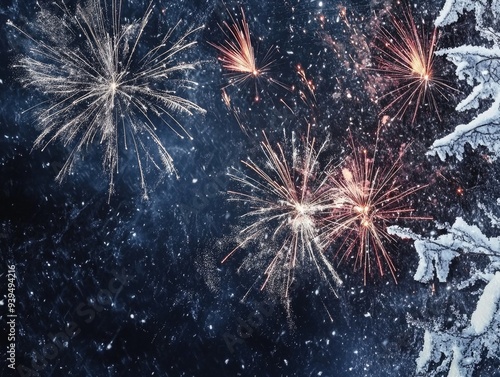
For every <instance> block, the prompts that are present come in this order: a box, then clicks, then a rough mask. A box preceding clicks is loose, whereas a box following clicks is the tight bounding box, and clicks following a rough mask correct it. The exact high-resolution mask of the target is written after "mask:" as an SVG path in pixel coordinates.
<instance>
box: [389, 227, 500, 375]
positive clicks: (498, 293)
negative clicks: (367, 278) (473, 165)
mask: <svg viewBox="0 0 500 377" xmlns="http://www.w3.org/2000/svg"><path fill="white" fill-rule="evenodd" d="M490 218H491V217H490ZM491 220H492V221H493V220H494V219H493V218H491ZM388 231H389V233H390V234H393V235H397V236H399V237H401V238H410V239H413V240H414V241H415V242H414V243H415V248H416V250H417V252H418V255H419V259H420V260H419V266H418V269H417V272H416V273H415V280H418V281H421V282H429V281H431V280H432V279H434V273H435V274H436V276H437V278H438V279H439V281H441V282H444V281H446V279H447V277H448V273H449V270H450V264H451V261H452V260H453V259H454V258H456V257H457V256H459V255H463V254H477V255H482V256H484V257H486V258H487V260H488V263H487V264H486V266H485V267H484V269H483V270H478V269H475V268H471V276H469V277H466V278H467V280H465V281H464V282H462V283H460V284H458V285H457V288H458V289H463V288H465V287H468V286H472V285H473V284H475V283H476V282H478V281H483V282H486V286H484V288H478V294H479V299H478V301H477V304H476V308H475V310H474V312H473V313H472V315H471V316H470V319H469V318H468V317H467V316H466V315H465V314H464V315H460V313H457V312H456V313H455V315H456V318H455V321H454V324H453V326H452V327H451V328H447V329H443V328H442V325H440V319H435V321H434V322H431V323H430V324H427V325H425V324H424V325H422V324H420V326H421V327H424V328H425V333H424V345H423V348H422V350H421V352H420V354H419V356H418V358H417V359H416V371H417V375H418V376H430V377H434V376H442V375H443V373H446V372H447V376H448V377H459V376H460V377H471V376H472V375H473V373H474V371H475V370H476V369H477V366H478V364H479V363H480V362H481V361H482V359H483V358H484V357H487V358H492V359H497V360H500V331H499V329H500V237H490V238H488V237H487V236H486V235H484V234H483V233H482V232H481V230H480V229H479V228H478V227H477V226H474V225H469V224H467V223H466V222H465V221H464V220H463V219H462V218H457V219H456V221H455V223H454V224H453V225H452V226H451V227H448V228H447V233H446V234H443V235H440V236H438V237H435V238H424V237H421V236H419V235H417V234H415V233H413V232H412V231H410V230H408V229H404V228H400V227H397V226H393V227H390V228H389V229H388ZM474 287H476V286H474ZM474 287H473V288H474Z"/></svg>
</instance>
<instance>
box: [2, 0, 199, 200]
mask: <svg viewBox="0 0 500 377" xmlns="http://www.w3.org/2000/svg"><path fill="white" fill-rule="evenodd" d="M121 3H122V2H121V1H118V0H112V1H111V2H102V1H101V0H89V1H87V2H86V3H85V4H84V5H78V6H77V7H76V11H75V12H73V11H71V10H70V9H69V8H68V7H67V6H66V5H65V3H64V2H62V1H61V2H58V3H56V8H57V11H56V12H50V11H47V10H45V9H42V10H41V12H40V22H38V23H37V24H36V26H35V27H37V28H38V29H37V31H36V33H37V35H42V36H46V38H44V39H41V38H40V39H38V38H37V37H35V36H34V35H35V34H34V33H33V34H30V33H28V32H26V31H24V30H22V29H20V28H18V27H17V26H15V25H14V24H13V23H12V22H10V23H9V24H10V25H11V26H13V27H14V28H15V29H16V30H18V31H19V32H20V33H22V34H23V35H24V36H25V37H26V38H27V39H28V40H29V42H30V43H32V44H33V46H34V47H33V48H31V50H30V54H29V56H26V57H23V58H21V59H20V62H19V64H18V65H19V66H20V67H21V68H22V69H23V70H24V71H25V72H26V77H25V78H24V84H25V85H26V86H27V87H33V88H36V89H38V90H40V91H42V92H43V93H44V94H45V95H47V97H48V100H47V101H46V102H44V103H43V104H42V106H41V107H42V108H43V109H42V110H41V111H39V114H38V119H39V122H40V124H41V126H42V128H43V131H42V133H41V134H40V136H39V137H38V138H37V140H36V142H35V147H43V148H45V147H46V146H47V145H48V144H50V143H51V142H52V141H54V140H56V139H61V140H62V141H63V142H64V143H65V145H68V144H72V145H73V146H74V149H73V150H72V152H71V154H70V156H69V158H68V159H67V161H66V163H65V164H64V166H63V168H62V169H61V171H60V172H59V174H58V176H57V179H58V180H62V179H63V178H64V177H65V176H66V175H67V174H68V172H69V171H70V170H71V168H72V165H73V162H74V160H75V157H76V155H78V153H79V152H81V150H82V149H83V148H84V147H85V146H87V145H88V144H90V143H92V142H93V140H94V139H98V141H99V143H100V144H103V145H104V149H105V154H104V161H103V165H104V169H105V170H106V171H107V172H108V173H109V176H110V184H109V191H110V194H111V193H112V192H113V186H114V184H113V176H114V173H115V172H116V171H118V159H119V153H118V146H119V145H123V146H124V147H125V149H128V148H129V147H132V149H133V150H134V151H135V153H134V154H135V155H136V158H137V163H138V167H139V171H140V179H141V187H142V189H143V192H144V195H145V196H146V195H147V190H146V184H145V179H144V171H143V169H144V168H143V161H142V158H141V154H143V155H144V156H145V158H146V159H147V160H149V161H151V162H152V163H153V164H154V165H155V166H156V167H160V165H163V166H164V168H165V169H166V171H167V172H168V173H175V168H174V165H173V159H172V157H171V156H170V155H169V153H168V152H167V151H166V149H165V148H164V147H163V145H162V143H161V141H160V139H159V137H158V136H157V134H156V124H157V123H166V124H167V125H168V126H169V127H170V128H171V129H172V130H174V131H175V133H177V134H178V135H179V136H180V137H184V136H185V135H187V136H189V134H188V133H187V131H186V130H185V129H184V128H183V127H182V126H181V125H180V123H179V122H178V121H177V120H176V118H175V117H174V115H173V114H174V113H185V114H189V115H191V114H192V113H193V112H204V110H203V109H201V108H200V107H199V106H198V105H196V104H194V103H193V102H191V101H189V100H187V99H185V98H182V97H180V96H179V95H177V90H178V89H180V88H182V87H192V86H194V85H196V83H193V82H191V81H188V80H186V79H183V78H182V74H184V73H185V72H186V71H188V70H192V69H194V68H195V64H189V63H177V62H176V56H177V55H178V54H179V53H181V52H182V51H184V50H186V49H189V48H191V47H192V46H193V45H194V44H195V43H196V42H193V41H189V40H188V39H189V36H190V35H191V34H192V33H193V32H195V31H196V30H197V29H192V30H190V31H188V32H187V33H185V34H184V35H183V36H181V37H180V39H178V40H177V41H175V42H171V41H170V40H171V37H172V34H173V32H174V30H175V28H176V27H177V26H176V27H174V28H173V29H172V30H170V31H169V32H168V33H167V34H166V35H164V36H163V37H162V38H161V40H160V43H159V44H158V45H156V46H154V47H153V48H150V49H148V50H144V49H143V48H142V47H143V44H144V43H143V41H144V37H143V36H144V34H145V31H146V27H147V25H148V22H149V20H150V18H151V16H152V12H153V6H152V5H151V4H150V5H149V6H148V8H147V9H146V12H145V14H144V16H143V17H142V18H141V19H140V20H137V21H133V22H131V23H130V24H122V23H121V5H122V4H121ZM48 21H49V22H48ZM144 45H145V44H144ZM76 46H78V47H76ZM151 141H152V142H153V143H154V145H155V147H156V149H157V152H158V154H159V161H158V162H155V161H154V159H153V158H152V155H151V151H150V150H149V148H148V144H149V143H150V142H151Z"/></svg>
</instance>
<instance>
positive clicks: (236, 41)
mask: <svg viewBox="0 0 500 377" xmlns="http://www.w3.org/2000/svg"><path fill="white" fill-rule="evenodd" d="M241 16H242V19H241V21H240V23H238V22H237V21H235V20H234V18H233V17H232V16H231V20H232V22H233V23H232V25H229V24H228V23H227V22H226V21H224V22H223V25H224V27H225V28H222V27H221V29H222V31H223V32H224V35H225V36H226V38H227V39H226V41H225V43H224V44H222V45H218V44H215V43H210V42H209V44H210V45H211V46H213V47H215V48H216V49H217V50H218V51H219V52H220V54H221V56H220V57H219V60H220V61H221V62H222V66H223V67H224V68H225V69H227V70H228V71H229V72H230V76H231V79H230V84H236V85H239V84H243V83H245V82H247V81H248V80H250V79H259V78H261V77H263V75H265V74H266V73H268V72H269V66H270V65H271V64H272V63H273V62H272V61H270V56H271V49H269V50H268V52H267V54H266V55H265V57H264V58H263V59H262V62H261V63H260V64H258V63H257V61H256V59H255V53H254V49H253V46H252V40H251V38H250V29H249V27H248V23H247V21H246V18H245V13H244V12H243V9H242V10H241ZM271 81H273V80H271ZM255 101H259V95H258V91H257V83H255Z"/></svg>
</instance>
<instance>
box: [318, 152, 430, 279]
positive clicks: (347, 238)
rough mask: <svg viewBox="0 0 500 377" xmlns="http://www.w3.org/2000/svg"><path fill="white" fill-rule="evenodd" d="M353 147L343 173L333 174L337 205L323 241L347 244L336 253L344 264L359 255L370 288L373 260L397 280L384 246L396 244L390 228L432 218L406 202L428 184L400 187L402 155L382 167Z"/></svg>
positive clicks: (357, 263)
mask: <svg viewBox="0 0 500 377" xmlns="http://www.w3.org/2000/svg"><path fill="white" fill-rule="evenodd" d="M352 148H353V151H354V152H353V156H352V158H348V159H346V160H345V163H344V166H343V167H342V169H341V174H337V175H332V176H331V182H330V184H331V195H332V202H333V204H332V208H331V214H330V218H329V225H327V226H326V230H325V232H324V234H323V242H325V243H326V244H331V243H334V242H335V241H336V240H342V244H341V246H340V247H339V248H338V252H337V256H339V255H340V262H342V261H345V260H347V259H348V258H350V257H351V256H353V255H354V258H355V261H354V268H355V270H359V269H363V275H364V283H365V284H366V281H367V277H368V274H371V272H372V271H371V265H372V259H373V258H374V259H375V264H376V266H377V268H378V270H379V273H380V275H381V276H383V275H384V268H383V262H384V261H385V263H386V264H387V266H388V268H389V271H390V272H391V274H392V276H393V278H394V281H396V282H397V280H396V267H395V265H394V263H393V262H392V259H391V256H390V255H389V252H388V251H387V248H386V246H385V243H386V242H387V241H391V240H392V237H391V236H390V235H389V234H388V233H387V230H386V229H387V225H388V223H390V222H393V221H395V220H398V219H413V220H423V219H428V218H427V217H415V216H411V213H412V212H413V211H414V210H413V209H412V208H409V207H407V206H405V205H404V204H403V203H402V200H403V199H404V198H406V197H408V196H409V195H411V194H413V193H415V192H416V191H418V190H421V189H422V188H424V187H426V186H413V187H410V188H408V189H406V190H405V189H403V188H402V186H401V185H400V184H398V174H399V172H400V169H401V168H402V163H401V158H402V155H403V153H401V154H400V156H399V157H398V159H397V160H396V162H394V163H393V164H392V165H390V166H389V167H388V168H387V169H383V168H381V167H378V165H379V164H380V161H377V160H376V156H374V157H373V158H369V157H368V152H367V151H366V149H363V150H362V152H361V155H360V154H359V152H357V151H358V148H356V147H355V146H354V143H352ZM325 246H326V245H323V247H325ZM340 262H339V263H340Z"/></svg>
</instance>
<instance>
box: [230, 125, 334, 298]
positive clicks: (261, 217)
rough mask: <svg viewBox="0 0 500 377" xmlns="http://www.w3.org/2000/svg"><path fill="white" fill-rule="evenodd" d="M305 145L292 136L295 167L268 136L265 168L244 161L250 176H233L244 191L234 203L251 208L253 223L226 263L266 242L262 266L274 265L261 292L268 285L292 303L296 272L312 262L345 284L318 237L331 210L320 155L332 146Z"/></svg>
mask: <svg viewBox="0 0 500 377" xmlns="http://www.w3.org/2000/svg"><path fill="white" fill-rule="evenodd" d="M304 143H305V144H304V146H303V148H301V149H298V148H296V144H297V141H296V140H295V135H294V134H292V146H293V151H292V155H291V161H292V164H291V165H289V162H288V161H289V160H290V159H289V158H287V154H285V151H284V149H283V148H282V147H281V145H280V144H278V145H277V148H273V147H272V146H271V144H270V142H269V140H268V139H267V136H266V135H265V133H264V141H263V142H262V143H261V148H262V151H263V152H264V155H265V164H264V165H263V166H260V165H259V164H257V163H255V162H253V161H251V160H249V161H243V164H244V165H245V166H246V167H247V168H248V170H249V172H250V174H249V175H247V174H243V175H241V174H238V175H236V174H231V178H232V179H233V180H234V181H236V182H238V183H239V184H241V186H242V188H243V189H242V191H230V192H229V193H230V195H231V198H232V200H236V201H240V202H243V203H244V204H245V205H246V206H248V207H249V208H250V210H249V211H248V212H247V213H245V214H244V215H243V216H242V219H248V221H249V225H248V226H246V227H245V228H243V229H242V230H241V231H240V232H239V238H240V239H242V241H241V242H240V243H239V245H238V246H237V247H236V248H235V249H234V250H233V251H231V252H230V253H229V254H228V255H227V256H226V257H225V258H224V260H223V262H225V261H227V260H228V259H229V257H231V256H232V255H233V254H234V253H235V252H236V251H237V250H240V249H242V248H244V247H246V246H247V245H248V244H249V243H251V242H261V244H262V245H261V246H262V247H261V250H259V252H258V253H259V254H258V256H257V258H258V260H259V262H262V263H268V265H267V268H266V269H265V272H264V274H265V279H264V282H263V284H262V286H261V289H264V288H265V287H266V285H267V284H268V283H271V289H273V288H275V287H276V285H278V287H277V288H278V290H279V291H280V292H282V294H283V296H284V297H283V298H284V299H285V302H286V304H287V305H289V288H290V286H291V284H292V283H293V280H294V273H295V270H296V269H297V268H301V269H304V268H306V264H307V263H308V262H312V265H314V266H315V267H316V268H317V270H318V272H319V273H320V275H321V276H322V277H324V278H326V279H328V275H327V274H326V273H325V269H326V270H328V271H329V273H330V276H331V277H333V280H334V282H335V284H341V280H340V278H339V276H338V275H337V273H336V271H335V270H334V268H333V266H332V265H331V264H330V263H329V261H328V260H327V258H326V257H325V255H324V253H323V251H324V250H323V249H322V248H321V247H320V245H319V239H318V235H319V228H320V227H321V224H322V221H323V220H322V219H323V218H324V217H325V216H326V215H327V214H328V208H330V206H331V203H330V204H329V203H328V202H329V194H328V189H327V186H328V185H327V181H326V174H324V173H323V172H322V171H320V170H319V167H318V165H319V163H318V155H319V154H320V153H321V151H322V150H323V149H324V147H325V145H326V143H324V144H323V145H322V146H321V147H320V148H319V150H318V151H317V152H316V151H315V139H312V141H309V138H308V137H307V138H306V140H305V142H304ZM323 171H324V170H323ZM269 261H270V262H269ZM327 281H328V280H327ZM276 283H277V284H276ZM332 289H333V288H332Z"/></svg>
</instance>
